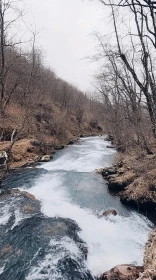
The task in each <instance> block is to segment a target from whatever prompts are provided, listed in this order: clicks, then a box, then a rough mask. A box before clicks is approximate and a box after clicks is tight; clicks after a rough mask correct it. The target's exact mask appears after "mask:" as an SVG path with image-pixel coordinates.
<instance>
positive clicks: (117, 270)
mask: <svg viewBox="0 0 156 280" xmlns="http://www.w3.org/2000/svg"><path fill="white" fill-rule="evenodd" d="M141 272H143V267H141V266H133V265H118V266H116V267H114V268H112V269H111V270H109V271H107V272H105V273H104V274H103V275H101V276H100V277H99V278H98V280H136V279H137V278H139V275H140V273H141Z"/></svg>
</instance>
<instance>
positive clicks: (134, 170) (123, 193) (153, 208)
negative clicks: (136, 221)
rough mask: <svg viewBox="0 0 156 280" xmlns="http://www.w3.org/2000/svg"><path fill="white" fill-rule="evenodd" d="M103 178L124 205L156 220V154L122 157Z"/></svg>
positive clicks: (105, 172)
mask: <svg viewBox="0 0 156 280" xmlns="http://www.w3.org/2000/svg"><path fill="white" fill-rule="evenodd" d="M101 173H102V176H103V177H104V179H105V180H107V182H108V189H109V190H110V191H111V192H113V193H115V194H116V195H119V197H120V200H121V202H122V203H124V204H126V205H128V206H132V207H134V208H136V209H137V210H138V211H144V213H145V214H146V215H147V216H151V214H152V216H153V220H156V154H153V155H142V156H140V157H137V156H130V155H129V156H128V155H127V156H125V155H122V159H121V160H120V161H119V162H118V163H116V164H115V165H114V166H113V167H108V168H104V169H103V170H102V171H101Z"/></svg>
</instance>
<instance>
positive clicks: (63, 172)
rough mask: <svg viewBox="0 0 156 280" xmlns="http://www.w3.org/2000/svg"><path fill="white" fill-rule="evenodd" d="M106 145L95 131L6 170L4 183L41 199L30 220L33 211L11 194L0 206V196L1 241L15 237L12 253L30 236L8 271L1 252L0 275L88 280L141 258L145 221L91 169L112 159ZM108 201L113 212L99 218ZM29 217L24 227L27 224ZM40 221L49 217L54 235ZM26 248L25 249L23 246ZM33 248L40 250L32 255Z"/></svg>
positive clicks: (35, 279)
mask: <svg viewBox="0 0 156 280" xmlns="http://www.w3.org/2000/svg"><path fill="white" fill-rule="evenodd" d="M107 145H108V142H107V141H104V138H103V137H89V138H82V139H80V140H79V141H78V143H76V144H74V145H71V146H68V147H66V148H65V149H64V150H63V151H59V152H57V154H56V155H55V156H54V159H53V160H52V161H51V162H49V163H45V164H41V165H39V166H36V167H35V168H26V169H21V170H20V171H17V172H13V173H12V174H10V176H9V177H8V178H7V179H6V180H5V181H4V188H12V187H13V188H20V189H21V190H26V191H28V192H29V193H31V194H33V195H35V197H36V198H37V199H38V200H39V201H40V202H41V215H42V216H41V215H40V217H39V218H37V220H36V216H35V215H33V216H31V215H30V214H29V215H28V216H25V217H23V214H22V213H21V212H20V210H18V209H19V208H18V207H17V202H16V201H15V199H14V200H13V199H12V200H11V204H10V202H7V203H6V202H5V203H6V204H7V205H6V204H5V205H4V203H2V202H1V209H3V211H2V212H3V213H2V215H1V216H0V223H1V226H3V228H2V230H3V232H4V230H6V231H7V234H8V236H7V240H5V242H3V246H4V244H6V243H8V240H9V244H10V243H11V242H12V243H11V244H14V238H15V236H16V247H18V252H19V246H22V247H23V245H22V242H21V240H23V242H24V244H27V240H28V236H29V238H31V243H29V244H27V245H25V246H24V250H25V251H24V252H23V256H22V255H21V256H20V262H18V263H17V261H14V266H13V269H12V270H10V266H9V265H10V264H8V260H9V263H11V265H12V257H11V256H10V255H9V256H7V257H5V258H4V260H3V262H2V263H1V268H0V274H1V276H2V278H1V276H0V279H7V280H12V279H16V280H21V279H25V280H41V279H44V280H56V279H57V280H58V279H60V280H66V279H67V280H70V279H71V280H72V279H73V280H76V279H95V277H96V276H97V275H100V274H101V273H103V272H105V271H106V270H109V269H110V268H112V267H113V266H115V265H118V264H125V263H126V264H135V265H142V263H143V252H144V246H145V243H146V241H147V238H148V233H149V231H150V230H151V227H152V224H151V222H150V221H149V220H148V219H146V218H145V217H144V216H142V215H140V214H139V213H137V212H136V211H133V210H132V209H130V208H128V207H125V206H123V205H122V204H121V203H120V200H119V198H118V197H116V196H112V195H110V194H109V192H108V190H107V185H106V182H105V181H104V180H103V178H102V177H101V175H98V174H97V173H96V172H95V169H98V168H101V167H105V166H110V165H111V164H112V163H113V159H114V156H115V150H114V149H110V148H109V149H108V148H107ZM21 203H23V202H21ZM13 204H14V206H12V209H13V207H14V221H12V224H10V226H9V225H8V226H7V229H6V225H7V223H8V221H9V217H10V211H13V210H11V206H10V205H13ZM21 205H23V204H21ZM2 207H3V208H2ZM109 208H110V209H116V211H117V212H118V215H117V216H115V217H114V216H109V217H102V218H101V214H102V212H103V211H105V210H107V209H109ZM30 219H31V221H32V222H31V227H30V225H29V224H30V223H29V224H28V221H30ZM32 219H33V220H32ZM54 219H55V220H54ZM45 220H46V228H47V224H48V223H49V224H51V226H53V227H52V228H55V229H57V230H56V231H55V234H54V230H51V232H53V234H52V235H51V236H49V235H48V236H47V232H48V231H47V230H46V234H45V231H44V230H43V224H44V228H45ZM71 220H72V221H74V222H75V223H76V224H77V225H78V229H77V228H76V227H77V225H76V224H75V225H74V224H72V223H73V222H72V221H71ZM23 221H24V222H23ZM22 223H24V224H22ZM54 223H55V225H54ZM56 223H57V224H56ZM36 224H37V225H38V227H36ZM4 226H5V229H4ZM9 227H10V228H9ZM28 227H29V229H28ZM41 228H42V230H41ZM21 230H22V231H23V234H22V237H21V235H20V233H21ZM12 231H14V232H13V233H12ZM39 232H40V236H39ZM43 232H44V234H43ZM23 236H25V240H24V238H23ZM32 236H33V241H32ZM45 236H46V238H45ZM39 237H40V238H39ZM36 238H39V240H38V239H37V240H38V241H36ZM19 240H20V241H19ZM37 242H38V243H37ZM81 242H82V244H85V246H86V247H87V248H88V256H87V259H85V258H84V257H83V256H82V250H80V246H79V245H80V243H81ZM83 242H84V243H83ZM18 243H20V244H21V245H19V244H18ZM32 243H33V244H35V245H34V246H32ZM82 244H81V245H82ZM14 247H15V245H14ZM29 247H33V248H31V250H30V249H29ZM20 248H21V247H20ZM41 248H42V251H43V250H44V253H43V254H40V250H41ZM20 250H23V249H20ZM30 252H31V253H30ZM14 254H15V252H14ZM30 255H32V256H31V257H30ZM41 255H42V256H41ZM7 258H8V259H7ZM67 260H68V261H67ZM25 263H26V265H25ZM6 264H7V267H6ZM20 266H21V267H20ZM21 268H22V269H23V273H21ZM17 270H18V273H17ZM10 271H11V272H10ZM19 271H20V272H19ZM9 275H10V276H9ZM5 277H10V278H5Z"/></svg>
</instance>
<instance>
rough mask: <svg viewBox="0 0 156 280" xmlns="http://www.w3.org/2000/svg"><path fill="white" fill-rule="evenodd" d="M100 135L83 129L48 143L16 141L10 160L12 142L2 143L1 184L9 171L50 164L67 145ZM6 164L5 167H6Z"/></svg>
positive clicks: (27, 140) (97, 130)
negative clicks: (57, 152) (8, 154)
mask: <svg viewBox="0 0 156 280" xmlns="http://www.w3.org/2000/svg"><path fill="white" fill-rule="evenodd" d="M97 135H99V129H95V128H94V129H90V128H88V130H87V129H82V130H81V131H80V132H77V134H76V135H72V134H70V136H69V137H64V138H63V139H61V140H59V139H55V140H54V139H53V138H51V140H50V139H49V141H48V142H41V141H39V140H38V139H37V138H30V139H27V138H25V139H20V140H17V141H15V143H14V145H13V147H12V149H11V156H10V158H8V156H7V152H8V150H9V147H10V145H11V142H10V141H1V142H0V153H2V154H4V153H5V156H4V157H3V158H2V161H3V162H2V164H1V163H0V184H2V182H3V179H4V178H5V176H6V175H7V174H8V171H9V170H14V169H17V168H21V167H27V166H30V165H32V164H34V163H37V162H48V161H50V160H52V159H53V155H54V154H55V152H56V151H58V150H62V149H64V147H65V146H67V145H72V144H74V143H75V142H77V141H78V139H80V137H89V136H97ZM4 162H5V165H4ZM6 163H7V165H6Z"/></svg>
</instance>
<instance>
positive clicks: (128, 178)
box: [98, 153, 156, 280]
mask: <svg viewBox="0 0 156 280" xmlns="http://www.w3.org/2000/svg"><path fill="white" fill-rule="evenodd" d="M100 173H101V174H102V176H103V178H104V179H105V180H107V182H108V189H109V191H110V192H111V193H113V194H115V195H118V196H119V197H120V200H121V202H122V203H123V204H125V205H128V206H131V207H133V208H135V209H136V210H138V211H141V212H143V213H144V214H145V215H146V216H148V217H149V218H151V219H152V221H153V222H154V223H155V222H156V153H153V154H151V155H147V154H144V153H142V154H137V153H136V154H131V155H130V154H119V155H118V160H117V162H116V163H115V164H114V166H113V167H108V168H104V169H101V171H100ZM114 279H119V280H136V279H137V280H155V279H156V229H154V230H153V231H152V232H151V234H150V236H149V240H148V242H147V244H146V248H145V253H144V265H143V267H135V266H132V265H127V264H126V265H119V266H117V267H115V268H113V269H111V270H110V271H108V272H105V273H104V274H103V275H102V276H101V277H99V278H98V280H114Z"/></svg>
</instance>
